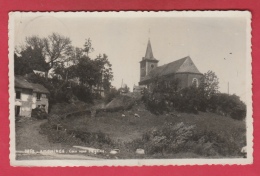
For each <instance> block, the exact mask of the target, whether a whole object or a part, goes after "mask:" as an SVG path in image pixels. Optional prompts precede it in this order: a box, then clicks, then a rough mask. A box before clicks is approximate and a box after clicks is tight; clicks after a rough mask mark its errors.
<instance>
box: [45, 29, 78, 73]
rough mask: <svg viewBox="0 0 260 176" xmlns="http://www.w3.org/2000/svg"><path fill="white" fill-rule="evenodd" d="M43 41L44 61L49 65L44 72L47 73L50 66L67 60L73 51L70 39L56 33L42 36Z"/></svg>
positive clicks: (52, 66)
mask: <svg viewBox="0 0 260 176" xmlns="http://www.w3.org/2000/svg"><path fill="white" fill-rule="evenodd" d="M43 43H44V51H45V55H46V60H45V61H46V63H47V64H48V65H49V67H48V68H47V70H46V74H48V72H49V70H50V69H51V68H54V67H55V66H57V65H58V64H63V63H64V62H65V61H68V59H69V58H70V57H69V56H70V55H71V54H72V52H73V51H72V49H73V48H72V46H71V40H70V39H69V38H68V37H65V36H62V35H60V34H58V33H52V34H51V35H49V36H48V37H47V38H44V39H43Z"/></svg>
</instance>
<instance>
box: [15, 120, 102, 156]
mask: <svg viewBox="0 0 260 176" xmlns="http://www.w3.org/2000/svg"><path fill="white" fill-rule="evenodd" d="M46 122H47V120H31V119H26V120H23V121H22V122H16V153H17V159H19V160H20V159H98V158H95V157H90V156H86V155H76V154H73V155H72V154H56V153H53V154H52V153H48V154H47V153H46V154H43V153H40V154H28V153H26V150H30V149H31V150H34V151H40V150H62V149H64V146H62V145H61V144H60V143H51V142H49V140H48V138H47V136H45V135H42V134H40V132H39V131H40V125H41V124H43V123H46ZM65 149H69V148H68V147H66V148H65Z"/></svg>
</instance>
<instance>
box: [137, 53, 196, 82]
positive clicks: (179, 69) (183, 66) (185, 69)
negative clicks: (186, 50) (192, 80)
mask: <svg viewBox="0 0 260 176" xmlns="http://www.w3.org/2000/svg"><path fill="white" fill-rule="evenodd" d="M175 73H194V74H201V73H200V72H199V70H198V69H197V67H196V66H195V64H194V63H193V61H192V60H191V58H190V57H189V56H187V57H184V58H182V59H179V60H176V61H173V62H170V63H168V64H165V65H162V66H159V67H156V68H154V69H153V70H151V71H150V73H149V74H148V75H146V76H145V77H144V78H143V79H142V80H141V81H140V83H142V82H146V81H149V80H150V79H152V78H154V77H161V76H166V75H170V74H175Z"/></svg>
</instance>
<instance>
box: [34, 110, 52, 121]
mask: <svg viewBox="0 0 260 176" xmlns="http://www.w3.org/2000/svg"><path fill="white" fill-rule="evenodd" d="M32 117H34V118H36V119H47V117H48V114H47V113H46V111H45V108H35V109H33V110H32Z"/></svg>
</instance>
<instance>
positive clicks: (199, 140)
mask: <svg viewBox="0 0 260 176" xmlns="http://www.w3.org/2000/svg"><path fill="white" fill-rule="evenodd" d="M127 146H128V148H130V149H132V150H133V151H135V150H136V149H137V148H143V149H145V152H146V153H147V154H149V155H153V154H158V153H159V154H162V155H164V154H174V153H186V152H190V153H196V154H199V155H201V156H218V155H221V156H237V155H238V154H239V152H240V148H239V146H238V145H237V144H236V143H235V141H234V139H233V137H232V135H230V136H229V135H228V136H227V135H225V134H220V133H216V132H213V131H210V130H203V131H199V129H198V128H197V127H196V126H195V125H185V124H184V123H183V122H181V123H178V124H176V125H174V124H172V123H166V124H165V125H164V126H163V127H162V128H161V129H152V130H150V131H148V132H147V133H145V134H143V136H142V138H141V139H136V140H134V141H132V142H130V143H129V144H128V145H127Z"/></svg>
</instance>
